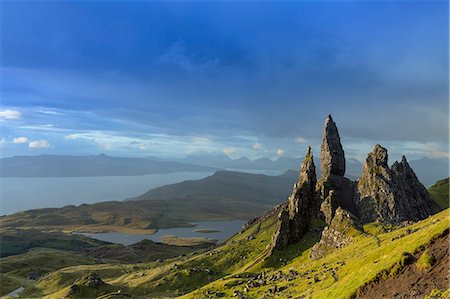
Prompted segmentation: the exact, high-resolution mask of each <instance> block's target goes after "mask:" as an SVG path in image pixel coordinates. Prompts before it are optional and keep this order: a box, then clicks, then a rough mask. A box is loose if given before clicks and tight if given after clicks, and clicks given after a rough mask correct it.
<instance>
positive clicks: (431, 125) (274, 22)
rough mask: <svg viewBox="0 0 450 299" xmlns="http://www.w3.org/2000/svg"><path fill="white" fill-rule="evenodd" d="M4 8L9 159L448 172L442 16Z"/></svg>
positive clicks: (445, 20) (319, 5)
mask: <svg viewBox="0 0 450 299" xmlns="http://www.w3.org/2000/svg"><path fill="white" fill-rule="evenodd" d="M0 5H1V7H0V8H1V18H0V22H1V37H0V38H1V69H0V75H1V96H0V101H1V102H0V104H1V107H0V126H1V132H0V153H1V156H2V157H10V156H14V155H37V154H67V155H87V154H100V153H105V154H108V155H112V156H140V157H141V156H142V157H146V156H158V157H163V158H182V157H185V156H189V155H221V154H225V155H227V156H229V157H231V158H239V157H241V156H247V157H249V158H251V159H255V158H260V157H268V158H271V159H276V158H277V157H281V156H285V157H299V156H302V155H304V152H305V150H306V146H307V145H308V144H310V145H311V146H312V149H313V152H314V153H315V154H316V155H317V156H318V155H319V151H320V142H321V135H322V127H323V123H324V120H325V118H326V116H327V115H328V113H331V114H332V115H333V119H334V120H335V121H336V123H337V125H338V128H339V131H340V135H341V141H342V143H343V147H344V150H345V152H346V157H348V158H355V159H359V160H363V159H364V158H365V157H366V155H367V153H368V152H369V151H371V150H372V149H373V147H374V145H375V144H377V143H379V144H381V145H383V146H385V147H386V148H387V149H388V150H389V153H390V157H392V158H393V159H399V157H401V155H402V154H405V155H407V157H408V158H409V159H419V158H422V157H427V158H442V157H448V141H449V103H448V99H449V58H448V57H449V56H448V54H449V52H448V50H449V49H448V45H449V40H448V39H449V37H448V36H449V28H448V27H449V7H448V5H449V4H448V2H447V1H423V2H421V1H289V2H282V1H276V2H275V1H273V2H271V1H264V2H258V1H248V2H238V1H229V2H219V1H214V2H212V1H197V2H189V1H182V2H177V1H166V2H158V1H136V2H133V1H61V2H58V1H8V0H6V1H2V2H1V3H0ZM391 161H392V160H391ZM392 162H393V161H392Z"/></svg>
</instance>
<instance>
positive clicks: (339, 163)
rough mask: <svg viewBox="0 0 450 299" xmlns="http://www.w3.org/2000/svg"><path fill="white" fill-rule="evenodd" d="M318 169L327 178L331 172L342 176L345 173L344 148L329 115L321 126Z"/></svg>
mask: <svg viewBox="0 0 450 299" xmlns="http://www.w3.org/2000/svg"><path fill="white" fill-rule="evenodd" d="M320 170H321V173H322V178H327V177H328V176H330V175H332V174H334V175H338V176H344V174H345V156H344V150H343V149H342V145H341V138H340V137H339V133H338V129H337V127H336V123H335V122H334V121H333V118H332V117H331V115H328V117H327V119H326V120H325V125H324V128H323V133H322V144H321V146H320Z"/></svg>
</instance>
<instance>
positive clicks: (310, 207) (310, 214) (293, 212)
mask: <svg viewBox="0 0 450 299" xmlns="http://www.w3.org/2000/svg"><path fill="white" fill-rule="evenodd" d="M316 183H317V179H316V167H315V166H314V160H313V155H312V152H311V147H309V146H308V149H307V151H306V156H305V159H304V160H303V163H302V166H301V169H300V176H299V180H298V183H296V184H295V185H294V190H293V191H292V195H291V196H290V197H289V200H288V204H287V206H286V207H285V208H284V209H283V210H282V211H281V212H280V213H279V215H278V229H277V232H276V234H275V236H274V240H273V246H272V247H273V248H275V249H283V248H285V247H286V246H287V245H289V244H295V243H297V242H298V241H300V239H301V238H302V237H303V236H304V234H305V233H306V232H308V230H309V228H310V224H311V222H312V220H313V219H314V218H316V217H317V214H318V210H319V202H318V201H317V196H316V193H315V188H316Z"/></svg>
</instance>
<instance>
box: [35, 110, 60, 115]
mask: <svg viewBox="0 0 450 299" xmlns="http://www.w3.org/2000/svg"><path fill="white" fill-rule="evenodd" d="M37 112H38V113H41V114H46V115H63V114H62V113H60V112H57V111H54V110H38V111H37Z"/></svg>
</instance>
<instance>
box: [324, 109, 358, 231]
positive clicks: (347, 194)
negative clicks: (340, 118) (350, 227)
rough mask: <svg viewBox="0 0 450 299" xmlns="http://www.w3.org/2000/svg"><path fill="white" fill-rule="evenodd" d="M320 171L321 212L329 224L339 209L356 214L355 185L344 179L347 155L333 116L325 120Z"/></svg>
mask: <svg viewBox="0 0 450 299" xmlns="http://www.w3.org/2000/svg"><path fill="white" fill-rule="evenodd" d="M320 164H321V166H320V169H321V172H322V179H321V180H320V181H319V182H318V183H317V186H316V192H317V194H318V196H319V200H320V202H322V206H321V209H320V210H321V212H322V213H323V215H324V218H325V219H324V220H325V222H326V223H327V224H330V223H331V219H333V216H334V213H335V211H336V209H337V207H339V206H342V207H344V208H345V209H347V210H349V211H351V212H352V213H355V212H356V208H355V207H354V201H353V197H354V194H355V185H354V183H353V182H352V181H350V180H349V179H347V178H345V177H344V173H345V155H344V150H343V149H342V145H341V138H340V137H339V132H338V129H337V127H336V123H335V122H334V121H333V119H332V117H331V115H328V117H327V119H326V120H325V126H324V128H323V133H322V144H321V146H320Z"/></svg>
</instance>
